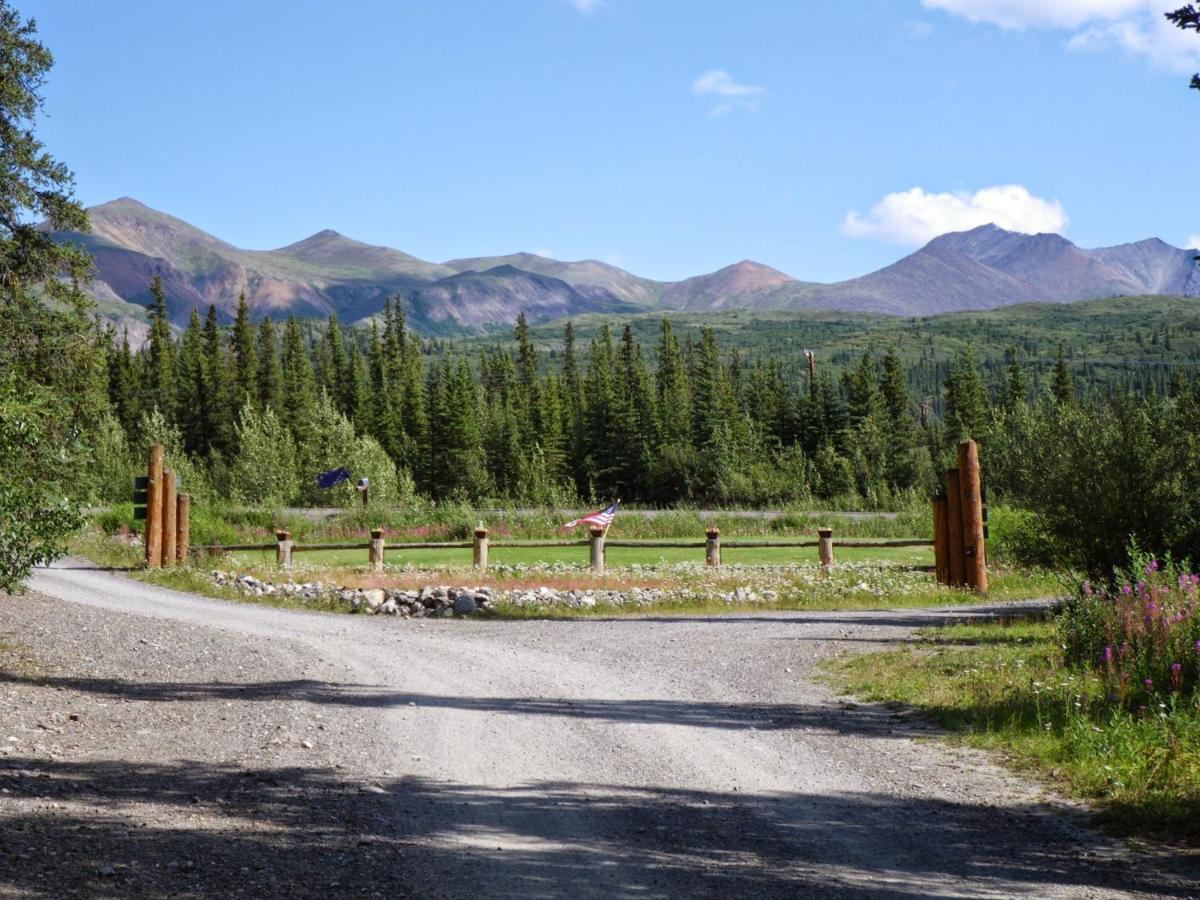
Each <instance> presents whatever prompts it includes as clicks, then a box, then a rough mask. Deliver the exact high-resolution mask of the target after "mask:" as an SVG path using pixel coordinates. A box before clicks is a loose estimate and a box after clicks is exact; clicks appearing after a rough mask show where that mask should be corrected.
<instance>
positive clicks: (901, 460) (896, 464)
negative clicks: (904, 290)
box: [879, 347, 917, 490]
mask: <svg viewBox="0 0 1200 900" xmlns="http://www.w3.org/2000/svg"><path fill="white" fill-rule="evenodd" d="M879 392H880V394H881V395H882V397H883V407H884V412H885V414H886V416H887V442H888V460H887V478H888V483H889V484H891V486H892V487H893V488H895V489H898V490H903V489H905V488H910V487H914V486H915V484H916V481H917V460H916V452H915V435H916V423H915V422H914V421H913V417H912V412H911V411H910V401H909V396H908V380H907V379H906V378H905V377H904V368H903V367H902V365H901V363H900V355H899V353H897V352H896V348H895V347H892V348H891V349H889V350H888V352H887V355H886V356H884V358H883V374H882V376H881V378H880V383H879Z"/></svg>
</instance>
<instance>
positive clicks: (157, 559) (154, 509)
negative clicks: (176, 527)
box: [146, 444, 166, 569]
mask: <svg viewBox="0 0 1200 900" xmlns="http://www.w3.org/2000/svg"><path fill="white" fill-rule="evenodd" d="M165 458H166V450H164V449H163V445H162V444H151V445H150V450H149V462H148V464H147V467H146V477H147V479H148V480H147V484H146V565H147V567H149V568H151V569H157V568H158V567H159V566H160V565H162V537H163V533H162V493H163V461H164V459H165Z"/></svg>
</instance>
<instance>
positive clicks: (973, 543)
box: [958, 438, 988, 594]
mask: <svg viewBox="0 0 1200 900" xmlns="http://www.w3.org/2000/svg"><path fill="white" fill-rule="evenodd" d="M958 473H959V474H958V486H959V490H960V492H961V494H962V499H961V501H960V502H961V505H962V522H963V524H962V529H963V560H964V567H963V570H964V578H965V580H966V583H967V586H968V587H970V588H972V589H973V590H976V591H979V592H980V593H981V594H983V593H986V592H987V589H988V575H987V558H986V557H987V552H986V545H985V542H984V537H983V496H982V492H983V489H982V478H981V476H980V472H979V448H978V447H977V446H976V445H975V442H974V441H972V440H970V439H969V438H968V439H967V440H965V441H959V443H958Z"/></svg>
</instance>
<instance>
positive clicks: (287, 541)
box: [275, 530, 292, 569]
mask: <svg viewBox="0 0 1200 900" xmlns="http://www.w3.org/2000/svg"><path fill="white" fill-rule="evenodd" d="M275 540H276V541H278V542H279V543H278V544H277V545H276V546H275V565H277V566H279V568H281V569H290V568H291V567H292V533H291V532H290V531H282V530H280V531H277V532H275Z"/></svg>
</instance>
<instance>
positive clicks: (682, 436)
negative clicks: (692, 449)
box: [655, 319, 693, 446]
mask: <svg viewBox="0 0 1200 900" xmlns="http://www.w3.org/2000/svg"><path fill="white" fill-rule="evenodd" d="M655 381H656V387H657V390H658V408H659V411H660V416H659V419H660V425H661V429H662V441H663V443H665V444H668V445H674V446H690V445H691V443H692V437H693V429H692V392H691V385H690V384H689V382H688V373H687V367H686V366H685V365H684V361H683V353H682V352H681V351H680V349H679V340H678V339H677V338H676V337H675V335H674V334H673V333H672V332H671V323H670V321H669V320H667V319H663V320H662V325H661V327H660V332H659V342H658V371H657V375H656V379H655Z"/></svg>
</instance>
